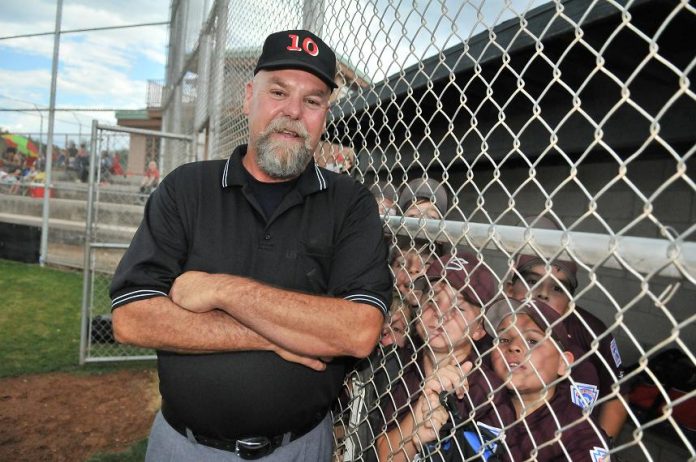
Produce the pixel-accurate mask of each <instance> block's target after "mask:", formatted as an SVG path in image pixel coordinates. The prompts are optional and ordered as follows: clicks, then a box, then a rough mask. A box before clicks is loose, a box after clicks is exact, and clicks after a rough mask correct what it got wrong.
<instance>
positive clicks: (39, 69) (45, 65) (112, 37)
mask: <svg viewBox="0 0 696 462" xmlns="http://www.w3.org/2000/svg"><path fill="white" fill-rule="evenodd" d="M169 7H170V0H63V11H62V25H61V29H62V30H74V29H86V28H96V27H110V26H122V25H130V24H141V23H153V22H165V21H168V20H169ZM55 17H56V1H55V0H3V1H2V15H0V31H1V32H0V38H4V37H12V36H16V35H22V34H33V33H44V32H53V31H54V30H55ZM168 33H169V30H168V27H167V26H166V25H160V26H148V27H138V28H127V29H115V30H108V31H92V32H80V33H66V34H62V35H61V39H60V49H59V65H58V80H57V87H56V107H57V108H68V107H69V108H80V109H83V108H84V109H89V108H96V109H100V108H118V109H143V108H145V106H146V102H147V101H146V93H147V81H148V80H160V81H162V80H164V75H165V66H166V60H167V42H168ZM53 46H54V35H53V34H51V35H47V36H40V37H28V38H8V39H3V40H0V108H3V109H18V108H19V109H30V108H35V107H39V108H48V106H49V102H50V89H51V65H52V57H53ZM55 117H56V122H55V128H54V132H55V133H56V138H54V139H55V141H56V144H59V145H63V142H62V138H64V136H62V137H61V136H58V135H59V134H61V133H74V134H76V135H74V139H75V141H77V138H78V135H79V134H80V133H82V134H83V138H85V137H88V136H89V132H90V131H91V123H92V119H95V118H96V119H99V120H100V121H102V122H105V123H115V122H116V119H115V118H114V114H113V112H96V111H95V112H89V111H81V112H58V111H57V112H56V116H55ZM41 122H42V117H40V116H39V113H38V112H36V111H33V112H16V111H14V112H8V111H0V128H2V129H4V130H7V131H10V132H13V133H31V134H32V136H33V137H35V138H38V134H39V132H40V131H43V139H44V140H46V133H47V131H48V112H43V128H42V123H41Z"/></svg>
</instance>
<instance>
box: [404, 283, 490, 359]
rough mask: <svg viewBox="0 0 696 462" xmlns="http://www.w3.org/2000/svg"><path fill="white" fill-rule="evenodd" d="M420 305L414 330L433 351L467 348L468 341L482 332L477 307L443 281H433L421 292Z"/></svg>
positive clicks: (479, 313)
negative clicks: (429, 288)
mask: <svg viewBox="0 0 696 462" xmlns="http://www.w3.org/2000/svg"><path fill="white" fill-rule="evenodd" d="M421 306H422V307H423V310H422V312H421V316H420V319H419V322H418V323H417V324H416V330H417V332H418V335H420V337H421V338H422V339H423V340H424V341H426V342H427V343H428V346H429V347H430V348H431V349H432V351H434V352H448V351H450V350H456V349H457V348H458V347H465V348H469V345H470V343H471V341H473V340H478V339H480V338H481V337H483V336H484V334H485V332H484V330H483V327H482V325H481V309H480V308H479V307H478V306H476V305H473V304H471V303H469V302H467V301H466V299H465V298H464V296H462V294H461V293H459V292H458V291H456V290H454V289H453V288H452V287H450V286H449V284H447V283H446V282H445V281H439V282H436V283H435V284H434V285H433V288H432V291H426V292H425V293H424V294H423V296H422V297H421Z"/></svg>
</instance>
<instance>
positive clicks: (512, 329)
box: [485, 299, 608, 462]
mask: <svg viewBox="0 0 696 462" xmlns="http://www.w3.org/2000/svg"><path fill="white" fill-rule="evenodd" d="M486 319H487V322H486V323H485V325H486V330H487V331H488V333H489V334H490V335H491V336H497V338H498V345H497V346H496V347H495V348H494V349H493V352H492V353H491V356H492V357H491V361H492V364H493V370H494V371H495V373H496V375H497V376H498V378H500V379H501V380H503V381H505V386H506V387H507V389H508V390H509V391H510V397H511V399H512V403H513V406H514V408H515V415H516V417H517V419H520V420H519V421H518V422H516V423H515V424H514V425H513V426H512V427H508V428H506V431H505V442H506V443H507V445H508V447H509V448H510V449H511V451H513V452H514V453H515V454H516V455H515V460H530V458H533V459H534V460H540V461H572V462H581V461H587V462H597V461H600V460H606V459H607V457H608V446H607V443H606V437H605V435H604V432H603V431H602V429H601V427H599V425H597V424H596V423H595V422H594V421H593V419H592V418H591V417H590V416H587V415H583V412H582V407H583V405H582V403H581V402H578V400H577V396H576V395H575V394H574V392H573V389H572V387H571V386H570V383H569V380H568V379H567V378H568V374H569V370H570V365H571V364H572V363H573V361H574V355H573V353H572V352H571V344H572V341H573V340H572V338H571V336H570V335H569V334H568V331H567V330H566V328H565V325H564V324H563V322H562V321H561V318H560V315H559V314H558V313H557V312H556V311H555V310H554V309H553V308H551V307H550V306H549V305H547V304H546V303H544V302H542V301H540V300H532V301H529V302H525V303H523V302H519V301H517V300H512V299H502V300H499V301H497V302H496V303H494V304H493V305H491V306H490V307H489V308H488V310H487V311H486ZM549 330H550V334H547V331H549ZM563 427H569V428H566V429H564V430H563V432H562V433H561V436H560V438H558V437H557V433H558V431H559V430H560V429H561V428H563ZM535 451H538V452H535Z"/></svg>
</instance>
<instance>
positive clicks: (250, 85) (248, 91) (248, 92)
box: [243, 80, 254, 115]
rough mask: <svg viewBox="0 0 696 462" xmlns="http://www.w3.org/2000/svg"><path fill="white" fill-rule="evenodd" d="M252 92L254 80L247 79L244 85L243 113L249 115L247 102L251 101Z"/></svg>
mask: <svg viewBox="0 0 696 462" xmlns="http://www.w3.org/2000/svg"><path fill="white" fill-rule="evenodd" d="M253 94H254V81H253V80H252V81H249V82H247V84H246V86H245V87H244V106H243V110H244V114H245V115H249V103H250V101H251V97H252V96H253Z"/></svg>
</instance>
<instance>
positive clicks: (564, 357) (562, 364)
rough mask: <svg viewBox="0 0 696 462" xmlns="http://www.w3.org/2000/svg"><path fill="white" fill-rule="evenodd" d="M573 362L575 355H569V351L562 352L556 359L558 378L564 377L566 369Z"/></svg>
mask: <svg viewBox="0 0 696 462" xmlns="http://www.w3.org/2000/svg"><path fill="white" fill-rule="evenodd" d="M573 362H575V355H574V354H573V353H571V352H570V351H564V352H563V353H562V354H561V355H560V356H559V357H558V370H557V371H556V373H557V374H558V375H559V376H563V375H565V373H566V372H568V369H569V368H570V365H571V364H573Z"/></svg>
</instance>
